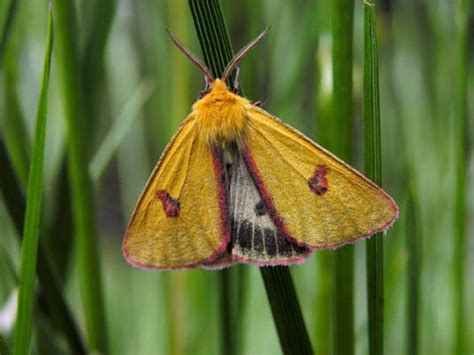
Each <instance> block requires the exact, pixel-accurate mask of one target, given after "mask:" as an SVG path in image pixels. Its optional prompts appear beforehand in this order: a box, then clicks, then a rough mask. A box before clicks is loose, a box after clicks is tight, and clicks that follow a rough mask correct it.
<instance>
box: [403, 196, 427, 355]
mask: <svg viewBox="0 0 474 355" xmlns="http://www.w3.org/2000/svg"><path fill="white" fill-rule="evenodd" d="M415 197H416V196H415V194H414V192H413V188H412V189H410V195H409V200H408V205H407V211H406V221H407V222H406V238H407V251H408V287H407V288H408V307H407V323H406V334H407V354H409V355H417V354H418V353H419V344H420V342H419V336H420V332H419V319H420V311H419V304H420V268H421V266H420V265H421V256H422V255H423V253H422V250H421V237H420V230H419V225H420V224H419V220H418V217H419V213H418V210H417V208H416V199H415Z"/></svg>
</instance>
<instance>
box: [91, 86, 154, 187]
mask: <svg viewBox="0 0 474 355" xmlns="http://www.w3.org/2000/svg"><path fill="white" fill-rule="evenodd" d="M154 89H155V86H154V85H153V83H151V82H150V81H146V80H145V81H143V82H142V83H140V84H139V86H138V87H137V89H136V90H135V92H134V93H133V95H132V97H131V98H130V100H129V101H128V102H127V103H126V104H125V106H124V108H123V109H122V111H121V112H120V114H119V115H118V117H117V118H116V119H115V121H114V123H113V125H112V127H111V128H110V130H109V132H108V133H107V135H106V136H105V138H104V140H103V143H102V145H101V146H100V147H99V149H97V152H96V153H95V155H94V157H93V158H92V160H91V162H90V164H89V174H90V175H91V178H92V181H93V182H94V183H95V184H96V183H97V182H98V181H99V179H100V177H101V176H102V174H103V173H104V171H105V168H106V167H107V164H108V163H109V162H110V160H111V159H112V157H113V155H114V153H115V152H116V150H117V148H118V147H119V146H120V143H121V142H122V140H123V139H124V138H125V136H126V134H127V132H128V130H129V129H130V127H131V126H132V123H133V120H134V119H135V118H136V117H137V116H138V114H139V113H140V111H141V109H142V107H143V105H144V104H145V103H146V101H147V100H148V99H149V98H150V96H151V94H152V93H153V91H154Z"/></svg>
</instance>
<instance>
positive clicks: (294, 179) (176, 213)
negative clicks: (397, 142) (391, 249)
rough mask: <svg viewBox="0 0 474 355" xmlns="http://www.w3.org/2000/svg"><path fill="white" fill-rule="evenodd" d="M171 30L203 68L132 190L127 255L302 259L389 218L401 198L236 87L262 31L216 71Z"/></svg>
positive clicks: (147, 260) (135, 261)
mask: <svg viewBox="0 0 474 355" xmlns="http://www.w3.org/2000/svg"><path fill="white" fill-rule="evenodd" d="M168 34H169V35H170V37H171V40H172V41H173V42H174V44H175V45H176V46H177V47H178V48H179V49H180V50H181V51H182V52H183V53H184V54H185V55H186V56H187V57H188V58H189V59H190V60H191V61H192V62H193V63H194V64H195V65H197V66H198V67H199V68H200V69H201V70H202V71H203V73H204V77H205V80H206V87H205V89H204V90H203V91H202V92H201V94H200V97H199V99H198V100H197V101H196V102H195V103H194V105H193V106H192V111H191V113H190V114H189V115H188V117H187V118H186V119H185V120H184V122H183V123H182V124H181V127H180V128H179V129H178V131H177V133H176V134H175V136H174V137H173V138H172V140H171V142H170V143H169V144H168V146H167V147H166V149H165V150H164V152H163V154H162V155H161V158H160V160H159V162H158V164H157V165H156V167H155V168H154V170H153V172H152V174H151V176H150V178H149V180H148V182H147V184H146V186H145V188H144V190H143V192H142V194H141V196H140V198H139V200H138V203H137V205H136V207H135V211H134V212H133V215H132V218H131V221H130V223H129V225H128V228H127V231H126V234H125V237H124V240H123V254H124V257H125V259H126V260H127V261H128V262H129V263H130V264H132V265H134V266H136V267H141V268H153V269H184V268H194V267H203V268H208V269H218V268H223V267H227V266H230V265H232V264H234V263H250V264H256V265H260V266H266V265H289V264H298V263H301V262H303V261H304V260H305V259H306V258H308V257H309V256H310V254H311V253H312V252H313V251H314V250H316V249H330V248H338V247H341V246H343V245H345V244H348V243H352V242H354V241H356V240H358V239H362V238H367V237H370V236H372V235H373V234H375V233H378V232H382V231H386V230H387V229H388V228H389V227H390V226H391V225H392V224H393V223H394V221H395V220H396V219H397V217H398V207H397V205H396V203H395V202H394V200H393V199H392V198H391V197H390V196H389V195H388V194H387V193H385V192H384V191H383V190H382V189H381V188H380V187H378V186H377V185H375V184H374V183H373V182H371V181H370V180H368V179H367V178H366V177H364V176H363V175H362V174H361V173H359V172H358V171H356V170H355V169H353V168H352V167H350V166H349V165H347V164H346V163H344V162H343V161H342V160H340V159H338V158H337V157H336V156H334V155H333V154H331V153H330V152H329V151H327V150H325V149H324V148H322V147H320V146H319V145H317V144H316V143H314V142H313V141H312V140H311V139H309V138H308V137H306V136H305V135H303V134H302V133H300V132H299V131H297V130H296V129H294V128H292V127H290V126H289V125H287V124H285V123H284V122H282V121H281V120H280V119H278V118H276V117H275V116H273V115H271V114H270V113H268V112H266V111H265V110H263V109H262V108H261V107H259V105H258V104H253V103H251V102H250V101H249V100H247V99H246V98H244V97H241V96H239V95H238V94H237V92H238V70H236V68H237V64H238V63H239V62H240V60H241V59H242V58H243V57H244V56H245V54H247V53H248V52H249V51H250V50H251V49H252V48H253V47H254V46H255V45H256V44H257V43H258V42H259V41H260V40H261V39H262V38H263V37H264V35H265V34H266V31H264V32H262V33H261V34H260V35H259V36H257V37H256V38H255V39H254V40H252V41H251V42H250V43H249V44H248V45H246V46H245V47H244V48H242V49H241V50H240V51H239V52H238V53H237V54H236V55H235V56H234V58H233V59H232V60H231V61H230V63H229V64H228V65H227V67H226V69H225V70H224V72H223V74H222V76H221V78H214V77H213V75H212V74H211V71H210V70H209V69H208V68H207V67H206V66H205V65H204V64H203V63H202V62H201V60H199V58H198V57H197V56H196V55H194V54H193V53H192V52H191V51H190V50H188V49H187V48H185V47H184V45H183V44H182V43H181V42H180V41H179V40H178V39H177V38H176V37H175V36H174V35H172V34H171V33H170V32H168ZM234 70H236V73H237V75H236V80H235V81H234V84H233V86H234V87H233V88H232V89H229V87H228V86H227V84H226V81H227V80H228V78H229V77H230V76H231V74H232V73H233V71H234Z"/></svg>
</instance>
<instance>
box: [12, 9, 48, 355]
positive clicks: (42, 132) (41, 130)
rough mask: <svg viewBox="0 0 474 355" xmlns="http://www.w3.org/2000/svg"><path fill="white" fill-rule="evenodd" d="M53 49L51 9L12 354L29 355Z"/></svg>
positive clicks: (37, 117) (29, 185)
mask: <svg viewBox="0 0 474 355" xmlns="http://www.w3.org/2000/svg"><path fill="white" fill-rule="evenodd" d="M52 49H53V18H52V9H51V7H50V8H49V13H48V37H47V42H46V50H45V58H44V66H43V78H42V83H41V91H40V97H39V102H38V109H37V112H36V128H35V140H34V145H33V152H32V159H31V167H30V173H29V178H28V190H27V191H28V192H27V196H28V197H27V201H26V214H25V227H24V230H23V242H22V247H21V264H20V284H19V290H18V316H17V321H16V328H15V339H14V343H13V344H14V348H13V350H14V353H15V354H18V355H22V354H28V353H29V350H30V340H31V319H32V313H33V294H34V286H35V279H36V260H37V253H38V239H39V238H38V237H39V225H40V218H41V198H42V192H43V187H42V184H43V161H44V147H45V140H46V112H47V104H48V85H49V72H50V65H51V53H52Z"/></svg>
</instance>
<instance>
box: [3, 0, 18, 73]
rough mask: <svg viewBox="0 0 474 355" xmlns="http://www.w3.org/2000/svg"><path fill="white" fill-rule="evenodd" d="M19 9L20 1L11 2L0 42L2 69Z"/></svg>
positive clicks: (12, 0)
mask: <svg viewBox="0 0 474 355" xmlns="http://www.w3.org/2000/svg"><path fill="white" fill-rule="evenodd" d="M17 9H18V1H17V0H11V1H10V5H9V6H8V10H7V16H6V19H5V23H4V25H3V28H2V39H1V41H0V68H1V67H2V65H3V59H4V58H5V50H6V48H7V44H8V40H9V38H10V33H11V29H12V26H13V21H14V20H15V17H16V13H17Z"/></svg>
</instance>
